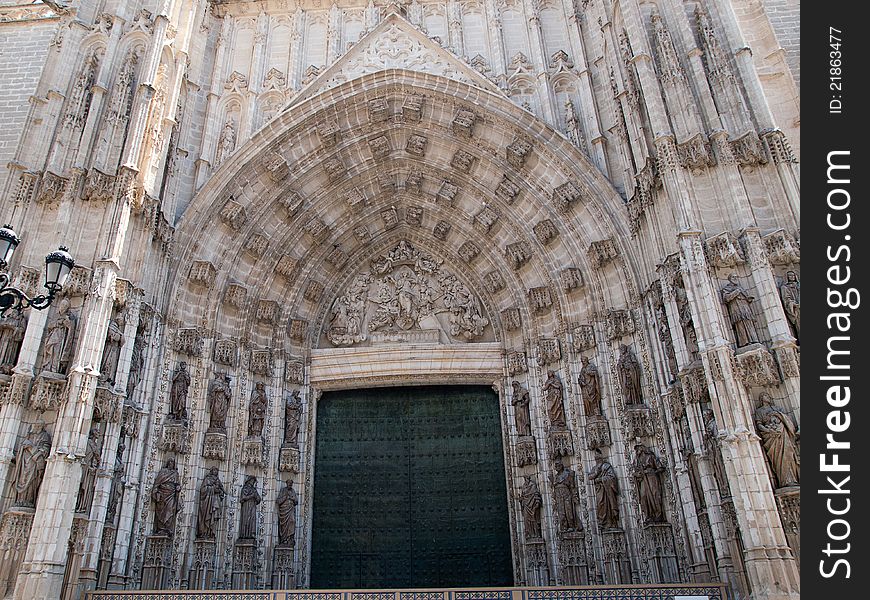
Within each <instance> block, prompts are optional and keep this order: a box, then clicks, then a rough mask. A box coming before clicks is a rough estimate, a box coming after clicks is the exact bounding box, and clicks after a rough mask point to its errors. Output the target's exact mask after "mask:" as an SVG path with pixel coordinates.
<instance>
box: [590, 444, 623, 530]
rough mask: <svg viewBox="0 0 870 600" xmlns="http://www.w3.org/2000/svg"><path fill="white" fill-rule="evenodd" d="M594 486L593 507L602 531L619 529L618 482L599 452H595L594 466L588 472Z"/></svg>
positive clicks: (610, 466) (611, 467) (613, 471)
mask: <svg viewBox="0 0 870 600" xmlns="http://www.w3.org/2000/svg"><path fill="white" fill-rule="evenodd" d="M589 480H590V481H591V482H592V484H593V485H594V486H595V507H596V513H597V514H598V523H599V525H601V528H602V529H618V528H619V480H618V479H617V477H616V471H615V470H614V469H613V465H611V464H610V463H609V462H608V461H607V459H605V458H604V454H603V453H602V452H601V450H598V449H596V450H595V466H594V467H593V468H592V470H591V471H590V472H589Z"/></svg>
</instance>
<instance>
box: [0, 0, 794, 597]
mask: <svg viewBox="0 0 870 600" xmlns="http://www.w3.org/2000/svg"><path fill="white" fill-rule="evenodd" d="M772 14H776V15H777V18H776V19H773V18H769V15H772ZM797 14H798V13H797V3H796V2H792V1H791V0H776V1H775V0H763V1H761V2H758V1H750V0H691V1H686V2H683V1H676V0H573V1H571V0H540V1H538V0H535V1H530V0H401V1H397V2H382V1H380V0H379V1H377V2H373V1H370V0H335V1H332V0H330V1H329V2H323V1H321V0H258V1H257V2H249V1H244V0H184V1H182V0H159V1H158V0H144V1H136V2H132V1H126V0H76V1H72V2H44V3H39V2H37V3H23V2H22V3H18V2H16V1H15V0H0V48H2V53H0V74H2V75H0V77H2V78H3V80H2V81H0V105H2V106H8V107H10V108H9V109H8V110H6V109H4V111H3V115H2V116H0V119H3V120H4V121H3V123H4V126H3V127H2V128H0V194H2V196H0V217H2V218H3V222H4V223H5V222H8V223H9V224H10V225H12V227H13V228H14V229H15V230H16V231H17V232H18V233H19V235H20V237H21V239H22V242H21V245H20V246H19V248H18V250H17V251H16V253H15V255H14V258H13V260H12V262H11V264H10V265H9V272H10V276H11V278H12V281H13V283H14V284H15V285H16V286H18V287H19V288H21V289H22V290H24V291H26V292H27V293H28V294H31V295H33V294H36V293H38V292H39V289H40V281H41V277H42V273H41V271H42V269H43V267H42V265H43V257H44V256H45V254H46V253H47V252H48V251H49V250H51V249H54V248H56V247H57V245H59V244H60V243H64V244H67V245H68V246H69V247H70V251H71V253H72V254H73V255H74V256H75V259H76V263H77V266H76V267H75V269H74V270H73V273H72V275H71V277H70V280H69V282H68V283H67V285H66V286H65V288H64V290H63V293H62V294H61V295H60V297H59V298H58V299H57V300H56V301H55V302H54V303H53V304H52V306H51V307H50V308H49V309H48V310H45V311H40V310H35V309H31V310H25V311H24V312H21V313H16V312H10V313H8V314H6V315H5V316H4V317H3V318H2V319H0V511H2V516H0V596H2V597H10V598H15V599H18V600H24V599H29V598H62V599H64V600H74V599H77V598H83V597H84V593H85V592H87V591H90V590H119V592H118V594H120V590H148V589H152V590H155V589H156V590H169V589H172V590H191V591H195V590H231V589H236V590H257V589H259V590H267V589H274V590H278V589H285V590H289V589H296V588H311V587H312V586H320V585H325V586H335V587H367V586H396V587H402V586H405V585H433V586H443V585H457V586H461V587H462V586H469V585H503V584H513V585H517V586H561V587H563V588H567V587H574V588H576V587H578V586H587V585H590V586H604V585H609V586H615V585H622V584H633V585H639V586H651V585H653V584H663V583H680V582H682V583H690V582H691V583H703V582H722V583H723V584H724V585H725V587H726V588H727V589H728V593H729V597H731V598H734V599H735V600H748V599H750V598H751V599H754V600H755V599H757V600H768V599H770V600H784V599H795V598H798V597H799V583H798V576H797V564H798V560H799V551H800V548H799V532H800V481H799V473H800V471H799V456H800V452H799V446H798V439H799V438H798V433H797V432H798V431H799V424H800V386H799V383H800V379H799V364H800V345H799V343H800V335H799V332H800V229H799V208H800V194H799V178H798V177H799V167H798V159H799V154H800V148H799V146H798V143H799V123H800V115H799V110H798V104H797V89H798V88H797V85H798V82H799V78H798V76H799V72H798V70H797V69H798V67H797V64H798V63H797V60H796V58H797V55H796V46H795V43H794V42H795V40H794V39H792V38H791V37H790V35H791V33H790V32H791V29H790V28H789V27H785V26H783V25H782V23H784V22H787V21H788V20H789V19H793V20H796V19H797ZM10 64H11V65H12V66H11V67H9V68H7V65H10ZM7 80H8V81H7ZM403 461H404V462H403ZM400 463H401V464H400ZM400 466H401V467H402V468H398V467H400ZM350 497H352V501H351V500H350V499H349V498H350ZM403 510H404V511H405V514H404V515H403V514H402V511H403ZM414 511H417V512H416V513H415V512H414ZM391 519H392V520H391ZM423 541H425V543H421V542H423ZM391 553H392V554H391ZM385 557H386V558H385ZM396 561H398V562H396ZM655 589H664V588H655ZM118 594H116V597H117V595H118ZM577 597H578V598H579V597H580V596H577Z"/></svg>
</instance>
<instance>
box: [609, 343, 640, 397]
mask: <svg viewBox="0 0 870 600" xmlns="http://www.w3.org/2000/svg"><path fill="white" fill-rule="evenodd" d="M616 369H617V371H618V372H619V383H620V384H621V385H622V393H623V396H624V397H625V404H626V405H627V406H630V405H636V404H643V386H642V384H641V380H640V363H639V362H638V361H637V357H635V355H634V352H633V351H632V349H631V347H630V346H629V345H628V344H621V345H620V346H619V360H618V361H617V362H616Z"/></svg>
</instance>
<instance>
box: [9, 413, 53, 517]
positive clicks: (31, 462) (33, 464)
mask: <svg viewBox="0 0 870 600" xmlns="http://www.w3.org/2000/svg"><path fill="white" fill-rule="evenodd" d="M50 451H51V436H50V435H49V434H48V432H47V431H46V430H45V423H42V422H37V423H36V424H34V425H31V426H30V431H29V432H28V434H27V437H26V438H24V441H22V442H21V445H20V446H19V447H18V452H17V453H16V454H15V471H14V474H13V481H14V483H15V503H14V506H22V507H30V508H33V507H35V506H36V499H37V497H38V496H39V486H40V485H41V484H42V476H43V475H44V474H45V465H46V460H47V459H48V453H49V452H50Z"/></svg>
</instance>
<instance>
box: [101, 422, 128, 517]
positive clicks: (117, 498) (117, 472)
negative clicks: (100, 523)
mask: <svg viewBox="0 0 870 600" xmlns="http://www.w3.org/2000/svg"><path fill="white" fill-rule="evenodd" d="M124 435H125V434H124V432H123V430H122V432H121V439H120V440H118V451H117V452H116V453H115V468H114V470H113V471H112V485H111V487H110V488H109V503H108V506H107V507H106V523H108V524H112V522H113V521H114V520H115V515H116V514H117V513H118V507H119V506H120V505H121V499H122V498H123V497H124V450H125V449H126V446H125V445H124Z"/></svg>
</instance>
